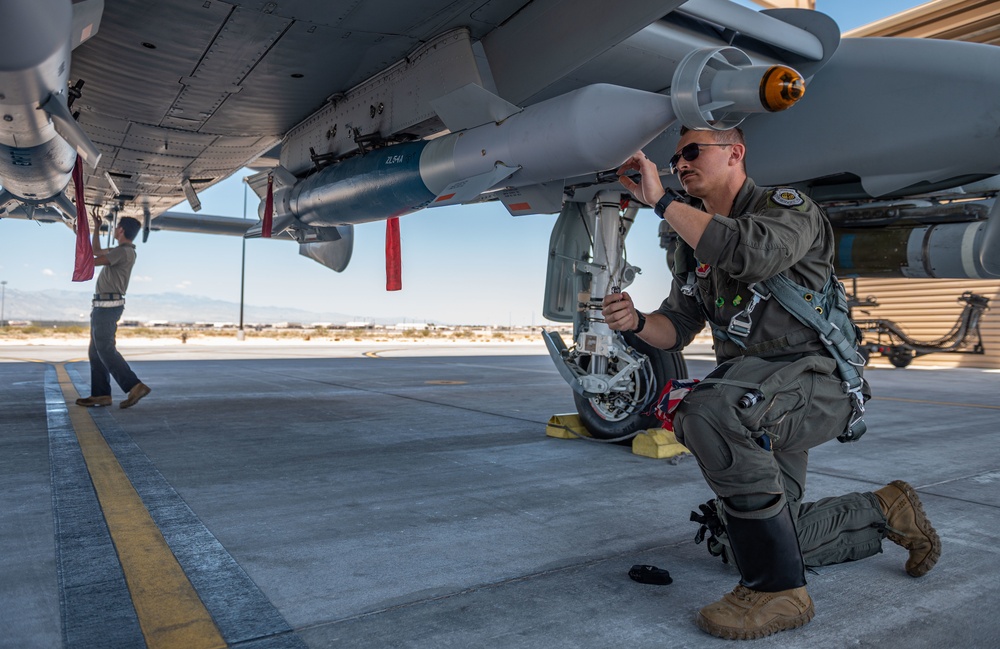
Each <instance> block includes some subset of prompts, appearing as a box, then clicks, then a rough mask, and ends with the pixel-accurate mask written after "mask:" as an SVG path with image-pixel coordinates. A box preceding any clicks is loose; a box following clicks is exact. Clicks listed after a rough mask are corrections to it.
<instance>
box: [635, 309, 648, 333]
mask: <svg viewBox="0 0 1000 649" xmlns="http://www.w3.org/2000/svg"><path fill="white" fill-rule="evenodd" d="M635 314H636V315H637V316H639V324H637V325H636V327H635V329H633V330H632V333H634V334H637V333H639V332H640V331H642V328H643V327H645V326H646V316H645V315H643V313H642V311H640V310H639V309H636V310H635Z"/></svg>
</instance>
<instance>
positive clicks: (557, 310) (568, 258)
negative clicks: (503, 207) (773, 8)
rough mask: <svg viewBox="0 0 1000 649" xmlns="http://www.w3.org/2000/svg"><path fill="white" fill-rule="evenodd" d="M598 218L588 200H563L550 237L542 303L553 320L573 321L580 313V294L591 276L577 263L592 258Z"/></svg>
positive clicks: (545, 314) (543, 313)
mask: <svg viewBox="0 0 1000 649" xmlns="http://www.w3.org/2000/svg"><path fill="white" fill-rule="evenodd" d="M588 211H589V212H590V213H589V214H588ZM594 220H595V216H594V212H593V210H587V209H585V204H584V203H572V202H569V201H567V202H565V203H563V207H562V210H561V211H560V212H559V218H557V219H556V224H555V226H553V228H552V236H551V237H550V238H549V264H548V269H547V270H546V273H545V301H544V304H543V305H542V315H543V316H545V317H546V318H547V319H549V320H552V321H555V322H573V320H574V318H575V316H576V313H577V311H578V303H579V294H580V292H581V291H583V290H585V289H586V288H587V285H588V283H589V277H590V275H589V274H588V273H584V272H581V271H578V270H577V269H576V266H577V264H578V263H579V262H587V261H589V260H590V247H591V243H592V240H593V232H594Z"/></svg>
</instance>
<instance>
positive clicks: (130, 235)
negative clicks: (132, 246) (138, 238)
mask: <svg viewBox="0 0 1000 649" xmlns="http://www.w3.org/2000/svg"><path fill="white" fill-rule="evenodd" d="M118 227H120V228H121V229H122V232H124V233H125V238H126V239H128V240H129V241H132V240H133V239H135V235H137V234H139V230H141V229H142V224H141V223H139V221H137V220H136V219H133V218H132V217H131V216H123V217H122V218H120V219H118Z"/></svg>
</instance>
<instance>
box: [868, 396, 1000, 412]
mask: <svg viewBox="0 0 1000 649" xmlns="http://www.w3.org/2000/svg"><path fill="white" fill-rule="evenodd" d="M872 401H899V402H901V403H924V404H927V405H931V406H954V407H956V408H988V409H989V410H1000V406H994V405H990V404H986V403H956V402H954V401H927V400H925V399H903V398H900V397H875V398H874V399H872Z"/></svg>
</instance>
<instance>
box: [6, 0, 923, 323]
mask: <svg viewBox="0 0 1000 649" xmlns="http://www.w3.org/2000/svg"><path fill="white" fill-rule="evenodd" d="M741 4H745V5H747V6H753V7H755V8H756V5H753V4H752V3H751V2H749V1H748V0H747V1H742V0H741ZM919 4H922V3H920V2H914V1H912V0H882V1H879V2H873V1H872V0H818V1H817V3H816V5H817V7H816V8H817V10H819V11H822V12H824V13H827V14H828V15H830V16H831V17H832V18H834V19H835V20H836V21H837V23H838V24H839V25H840V26H841V29H842V30H844V31H847V30H849V29H853V28H855V27H859V26H861V25H865V24H868V23H870V22H873V21H875V20H879V19H881V18H885V17H886V16H890V15H892V14H895V13H898V12H900V11H903V10H905V9H908V8H911V7H914V6H917V5H919ZM243 175H244V174H236V175H235V176H233V177H232V178H230V179H229V180H226V181H224V182H222V183H219V184H218V185H216V186H215V187H213V188H211V189H209V190H207V191H206V192H204V193H203V194H201V195H200V199H201V202H202V210H201V213H202V214H218V215H223V216H232V217H241V216H243V204H244V200H243V197H244V183H243V182H242V177H243ZM175 209H176V210H177V211H190V209H189V208H188V206H187V204H186V203H183V204H181V205H179V206H177V207H176V208H175ZM256 213H257V200H256V197H255V196H254V195H253V193H252V192H249V195H248V198H247V215H248V218H250V219H254V220H256V218H257V217H256ZM555 218H556V217H555V215H535V216H522V217H512V216H510V215H509V214H508V213H507V211H506V210H505V209H504V208H503V207H502V206H501V205H499V204H489V205H477V206H468V207H467V206H456V207H445V208H437V209H430V210H424V211H422V212H418V213H415V214H411V215H408V216H405V217H403V218H402V219H401V220H400V230H401V240H402V266H403V290H402V291H394V292H386V291H385V261H384V245H385V224H384V223H381V222H379V223H369V224H364V225H360V226H356V227H355V248H354V255H353V258H352V260H351V263H350V265H349V266H348V268H347V269H346V270H345V271H344V272H343V273H335V272H333V271H331V270H329V269H327V268H324V267H323V266H320V265H319V264H317V263H316V262H314V261H312V260H310V259H306V258H305V257H302V256H300V255H299V254H298V247H297V246H296V245H295V244H293V243H291V242H288V241H268V240H261V239H255V240H251V241H247V242H246V290H245V300H246V303H247V304H252V305H260V306H279V307H280V306H284V307H290V308H303V309H308V310H311V311H316V312H337V313H343V314H347V315H350V316H353V317H354V318H356V319H367V318H376V317H378V318H384V317H395V318H398V319H400V320H401V321H402V320H404V319H405V320H407V321H428V322H445V323H458V324H492V325H508V324H514V325H527V324H543V323H544V322H545V321H544V319H543V318H542V316H541V305H542V293H543V290H544V284H545V265H546V257H547V254H548V241H549V234H550V231H551V229H552V224H553V223H554V222H555ZM657 222H658V219H657V218H656V217H655V216H654V215H653V213H652V211H650V210H640V212H639V217H638V219H637V221H636V224H635V226H634V227H633V229H632V232H631V234H630V235H629V239H628V259H629V261H630V263H632V264H634V265H636V266H638V267H640V268H641V269H642V270H643V273H642V274H641V275H640V276H639V278H638V279H637V280H636V282H635V284H634V285H633V286H632V287H631V288H630V289H629V292H630V293H632V295H633V297H634V299H635V301H636V303H637V304H638V305H639V307H640V308H641V309H644V310H652V309H654V308H655V307H656V306H658V305H659V302H660V300H661V299H662V298H663V297H664V295H665V294H666V291H667V290H668V287H669V280H668V278H667V271H666V263H665V257H664V253H663V251H662V250H661V249H660V248H659V244H658V237H657V225H658V223H657ZM242 250H243V245H242V241H241V240H240V239H239V238H235V237H219V236H208V235H195V234H186V233H171V232H153V233H151V234H150V237H149V241H148V242H147V243H146V244H141V243H140V244H139V256H138V260H137V262H136V266H135V270H134V271H133V275H132V284H131V286H130V287H129V293H130V294H132V295H136V294H156V293H165V292H177V293H184V294H188V295H197V296H204V297H209V298H214V299H220V300H227V301H231V302H238V301H239V296H240V265H241V256H242ZM73 252H74V238H73V233H72V232H71V231H70V230H69V229H68V228H66V227H64V226H61V225H55V224H53V225H39V224H36V223H31V222H27V221H19V220H15V219H4V220H3V221H0V279H2V280H6V281H7V282H8V284H7V288H8V289H14V290H20V291H38V290H46V289H62V290H79V291H82V292H91V291H92V290H93V284H94V280H92V281H90V282H84V283H74V282H71V281H70V278H71V276H72V269H73ZM12 306H13V305H12ZM237 319H238V312H236V313H234V317H233V320H234V321H235V320H237Z"/></svg>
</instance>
